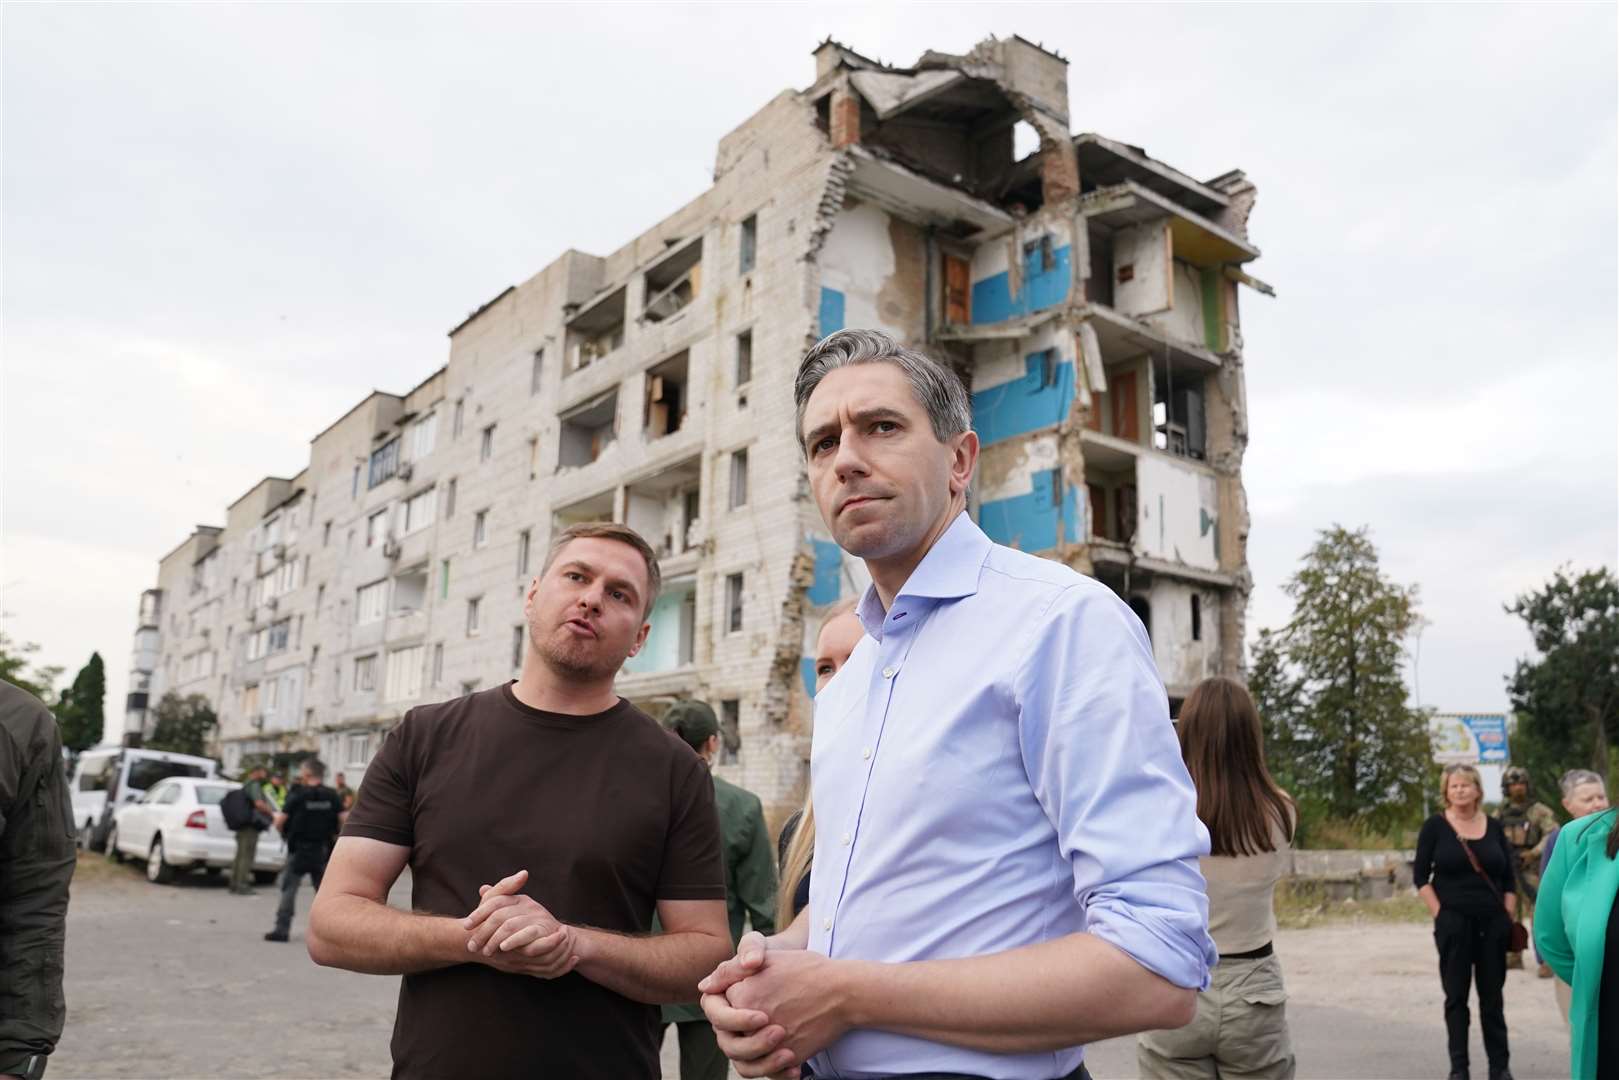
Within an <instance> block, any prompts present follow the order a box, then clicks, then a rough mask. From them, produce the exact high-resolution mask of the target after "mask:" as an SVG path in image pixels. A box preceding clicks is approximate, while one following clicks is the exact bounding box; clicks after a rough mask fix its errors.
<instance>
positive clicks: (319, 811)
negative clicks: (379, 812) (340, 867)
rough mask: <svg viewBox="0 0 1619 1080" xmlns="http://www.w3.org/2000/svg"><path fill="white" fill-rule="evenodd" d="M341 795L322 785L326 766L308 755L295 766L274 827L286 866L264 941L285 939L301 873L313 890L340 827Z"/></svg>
mask: <svg viewBox="0 0 1619 1080" xmlns="http://www.w3.org/2000/svg"><path fill="white" fill-rule="evenodd" d="M346 816H347V815H345V814H344V812H343V797H342V796H341V795H339V794H338V793H337V792H335V791H333V790H332V789H331V788H329V787H327V786H326V766H325V765H323V764H321V762H320V760H319V759H318V758H309V759H307V760H305V761H304V763H303V764H302V765H300V766H299V767H298V785H297V786H296V787H294V788H293V789H292V790H291V791H289V792H288V793H287V798H286V802H285V803H284V804H283V806H282V809H281V812H280V813H279V814H277V815H276V816H275V827H276V828H278V829H280V830H281V835H282V836H283V837H285V838H286V841H287V865H286V866H285V867H284V868H283V869H282V871H281V904H280V906H279V907H277V908H276V910H275V929H274V930H271V931H270V932H269V933H268V934H265V935H264V940H265V941H286V940H287V931H289V930H291V929H292V912H293V906H294V903H295V901H296V899H297V896H298V886H299V885H300V884H301V883H302V882H303V877H304V875H305V874H308V875H309V882H310V884H311V885H313V886H314V887H315V889H316V891H319V889H320V879H321V876H322V875H324V874H325V873H326V860H327V859H329V858H330V857H331V854H332V845H333V844H335V843H336V842H337V833H338V830H339V829H341V828H342V826H343V819H344V817H346Z"/></svg>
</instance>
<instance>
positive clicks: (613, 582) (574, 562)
mask: <svg viewBox="0 0 1619 1080" xmlns="http://www.w3.org/2000/svg"><path fill="white" fill-rule="evenodd" d="M562 569H563V570H582V571H584V572H585V573H587V574H592V575H595V574H600V573H601V571H599V570H597V569H596V568H595V567H594V566H591V565H590V564H589V563H587V562H585V561H584V560H582V559H569V560H568V561H567V562H565V563H563V564H562ZM607 584H608V586H609V587H610V588H614V589H623V590H626V591H628V592H630V593H631V594H633V595H634V596H635V597H636V598H637V599H639V598H640V596H641V590H640V588H639V587H638V586H637V585H636V584H635V582H633V581H631V580H629V579H628V578H614V577H611V576H608V577H607Z"/></svg>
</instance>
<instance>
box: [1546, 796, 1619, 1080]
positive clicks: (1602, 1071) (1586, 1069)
mask: <svg viewBox="0 0 1619 1080" xmlns="http://www.w3.org/2000/svg"><path fill="white" fill-rule="evenodd" d="M1616 813H1619V811H1616V810H1614V809H1609V810H1604V811H1602V812H1601V813H1596V814H1592V815H1590V816H1589V817H1583V818H1580V819H1579V820H1578V821H1573V822H1570V823H1569V824H1567V825H1565V826H1563V828H1562V833H1561V835H1560V836H1559V837H1558V840H1557V850H1556V851H1555V852H1554V853H1553V854H1552V861H1551V865H1550V866H1548V867H1547V868H1546V876H1545V877H1544V878H1543V879H1542V880H1541V883H1540V900H1539V902H1538V903H1537V904H1536V905H1535V945H1536V947H1537V948H1539V950H1540V955H1541V957H1542V958H1543V959H1544V960H1545V961H1546V962H1547V963H1548V964H1550V965H1551V966H1552V970H1553V971H1555V972H1556V973H1557V977H1558V978H1560V979H1562V980H1563V981H1564V982H1567V983H1568V984H1570V985H1571V986H1573V987H1574V999H1573V1002H1572V1003H1571V1005H1570V1007H1569V1012H1568V1019H1569V1024H1570V1027H1571V1028H1572V1035H1571V1044H1572V1045H1571V1048H1570V1058H1571V1060H1570V1064H1569V1073H1570V1075H1571V1076H1573V1077H1574V1078H1575V1080H1619V903H1616V897H1619V858H1616V857H1615V856H1619V828H1615V825H1614V818H1615V814H1616Z"/></svg>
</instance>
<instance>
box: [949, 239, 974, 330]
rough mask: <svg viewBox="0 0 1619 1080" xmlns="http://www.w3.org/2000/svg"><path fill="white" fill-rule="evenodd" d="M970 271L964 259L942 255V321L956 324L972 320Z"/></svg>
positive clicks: (963, 324)
mask: <svg viewBox="0 0 1619 1080" xmlns="http://www.w3.org/2000/svg"><path fill="white" fill-rule="evenodd" d="M971 279H972V271H971V268H970V267H969V266H968V265H967V260H966V259H958V258H956V257H955V256H954V255H946V256H945V257H944V321H945V322H947V323H950V324H952V325H956V326H965V325H967V324H968V323H970V322H972V280H971Z"/></svg>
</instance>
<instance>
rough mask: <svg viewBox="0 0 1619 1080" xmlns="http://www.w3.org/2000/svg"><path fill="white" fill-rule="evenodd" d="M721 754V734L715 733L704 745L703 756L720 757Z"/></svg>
mask: <svg viewBox="0 0 1619 1080" xmlns="http://www.w3.org/2000/svg"><path fill="white" fill-rule="evenodd" d="M719 752H720V737H719V733H718V732H715V733H714V734H713V735H710V736H709V737H708V741H707V742H705V743H704V744H703V756H704V757H718V756H719Z"/></svg>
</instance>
